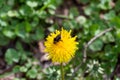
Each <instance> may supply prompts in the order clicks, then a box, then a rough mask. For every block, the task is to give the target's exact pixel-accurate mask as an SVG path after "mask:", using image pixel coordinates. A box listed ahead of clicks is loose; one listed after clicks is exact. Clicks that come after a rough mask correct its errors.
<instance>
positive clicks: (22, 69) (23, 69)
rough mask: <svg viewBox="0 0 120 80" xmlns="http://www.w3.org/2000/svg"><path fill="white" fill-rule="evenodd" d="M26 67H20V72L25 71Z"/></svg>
mask: <svg viewBox="0 0 120 80" xmlns="http://www.w3.org/2000/svg"><path fill="white" fill-rule="evenodd" d="M27 70H28V68H27V67H25V66H22V67H20V71H21V72H27Z"/></svg>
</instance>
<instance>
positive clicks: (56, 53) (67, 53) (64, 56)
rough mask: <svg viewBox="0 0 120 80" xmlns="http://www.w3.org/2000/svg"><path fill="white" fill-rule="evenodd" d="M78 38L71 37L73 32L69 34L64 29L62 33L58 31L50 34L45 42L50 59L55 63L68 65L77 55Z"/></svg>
mask: <svg viewBox="0 0 120 80" xmlns="http://www.w3.org/2000/svg"><path fill="white" fill-rule="evenodd" d="M76 37H77V36H74V37H72V36H71V30H70V31H69V32H68V31H66V30H64V29H63V28H62V29H61V31H59V30H56V31H55V32H52V33H50V35H49V36H48V37H47V38H46V41H45V43H44V44H45V47H46V48H45V52H47V53H48V57H49V58H50V59H51V60H52V62H53V63H55V62H58V63H67V62H69V61H70V60H71V59H72V58H73V57H74V55H75V51H76V50H77V49H78V48H77V44H78V42H76Z"/></svg>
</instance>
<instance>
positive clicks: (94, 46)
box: [89, 39, 103, 51]
mask: <svg viewBox="0 0 120 80" xmlns="http://www.w3.org/2000/svg"><path fill="white" fill-rule="evenodd" d="M102 47H103V42H102V41H101V40H100V39H97V40H96V41H94V42H93V43H92V44H91V45H90V46H89V48H90V49H91V50H92V51H100V50H101V49H102Z"/></svg>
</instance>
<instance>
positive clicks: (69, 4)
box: [0, 0, 120, 80]
mask: <svg viewBox="0 0 120 80" xmlns="http://www.w3.org/2000/svg"><path fill="white" fill-rule="evenodd" d="M119 12H120V0H0V80H2V79H7V80H59V78H60V69H59V66H58V65H57V66H53V65H52V63H51V62H50V60H47V59H46V58H45V57H44V54H43V52H42V51H41V49H42V48H44V46H43V45H42V44H43V42H44V40H45V38H46V36H47V35H48V34H49V33H50V32H53V31H55V30H56V29H60V28H61V27H63V28H64V29H66V30H70V29H71V30H72V31H73V32H72V36H74V35H77V36H78V38H77V41H78V42H79V45H78V48H79V50H78V51H77V52H76V55H75V57H74V58H73V59H72V60H71V61H70V62H69V63H68V64H67V65H66V66H65V71H66V74H65V80H108V78H110V77H112V75H114V77H115V78H114V79H115V80H120V79H119V78H118V77H119V76H117V75H118V74H120V69H117V68H115V66H117V65H120V62H119V63H117V62H118V60H119V58H118V56H120V13H119ZM106 29H111V30H110V31H108V32H105V34H103V35H101V36H100V37H99V38H97V39H95V40H94V41H93V42H92V43H91V44H90V45H89V46H87V51H86V52H87V58H86V62H85V63H83V59H84V58H83V55H84V50H85V48H84V46H85V45H87V43H88V42H89V41H90V40H91V39H92V38H93V37H95V36H97V35H99V34H100V33H101V32H103V31H105V30H106ZM51 65H52V66H51ZM46 66H47V68H46ZM75 69H77V71H74V70H75ZM116 69H117V72H115V71H116Z"/></svg>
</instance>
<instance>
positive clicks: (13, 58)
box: [5, 48, 20, 65]
mask: <svg viewBox="0 0 120 80" xmlns="http://www.w3.org/2000/svg"><path fill="white" fill-rule="evenodd" d="M19 59H20V54H19V52H17V51H16V50H15V49H12V48H9V49H8V50H7V51H6V53H5V60H6V62H7V63H8V64H10V65H11V64H13V62H18V61H19Z"/></svg>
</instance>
